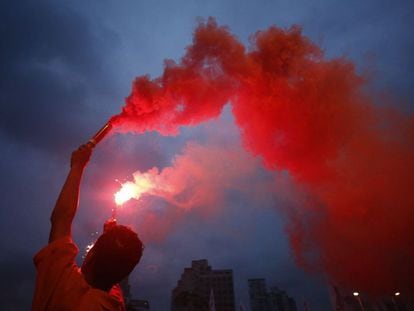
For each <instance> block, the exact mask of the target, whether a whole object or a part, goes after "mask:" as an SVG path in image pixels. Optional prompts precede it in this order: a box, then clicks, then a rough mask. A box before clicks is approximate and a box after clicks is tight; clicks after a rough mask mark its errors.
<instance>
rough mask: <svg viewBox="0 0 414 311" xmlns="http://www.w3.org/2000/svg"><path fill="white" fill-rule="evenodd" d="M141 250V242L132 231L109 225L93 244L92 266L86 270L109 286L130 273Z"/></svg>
mask: <svg viewBox="0 0 414 311" xmlns="http://www.w3.org/2000/svg"><path fill="white" fill-rule="evenodd" d="M142 251H143V245H142V242H141V240H140V239H139V238H138V235H137V234H136V233H135V232H134V231H132V230H131V229H130V228H128V227H125V226H122V225H114V226H111V227H110V228H108V229H107V230H106V231H105V232H104V233H103V234H102V235H101V236H100V237H99V238H98V240H97V241H96V243H95V245H94V246H93V260H92V262H91V265H92V266H90V267H88V270H89V269H90V270H91V272H92V275H93V278H94V280H96V281H98V282H99V283H100V284H104V285H105V286H108V287H110V286H112V285H113V284H116V283H119V282H120V281H121V280H122V279H124V278H125V277H126V276H128V275H129V274H130V273H131V271H132V270H133V269H134V268H135V266H136V265H137V263H138V262H139V260H140V259H141V256H142Z"/></svg>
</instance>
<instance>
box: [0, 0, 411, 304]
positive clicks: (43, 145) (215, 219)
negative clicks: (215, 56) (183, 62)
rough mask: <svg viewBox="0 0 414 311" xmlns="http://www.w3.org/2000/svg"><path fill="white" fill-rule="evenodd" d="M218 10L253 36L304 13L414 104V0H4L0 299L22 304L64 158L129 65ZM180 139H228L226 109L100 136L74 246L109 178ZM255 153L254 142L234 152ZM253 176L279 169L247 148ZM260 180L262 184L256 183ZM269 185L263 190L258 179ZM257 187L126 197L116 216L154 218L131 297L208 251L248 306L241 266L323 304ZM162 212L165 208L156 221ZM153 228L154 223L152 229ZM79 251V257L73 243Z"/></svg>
mask: <svg viewBox="0 0 414 311" xmlns="http://www.w3.org/2000/svg"><path fill="white" fill-rule="evenodd" d="M208 16H214V17H216V19H217V21H218V23H219V24H225V25H228V26H229V27H230V29H231V31H232V32H233V33H235V34H236V35H237V36H238V38H239V39H240V40H241V41H243V42H245V43H247V42H248V37H249V35H250V34H252V33H254V32H255V31H257V30H259V29H264V28H267V27H269V26H270V25H277V26H280V27H289V26H290V25H292V24H299V25H301V26H302V27H303V32H304V34H305V35H307V36H309V37H310V38H311V39H312V40H313V41H315V42H317V43H319V44H320V45H321V46H322V47H323V49H324V50H325V52H326V55H327V56H328V57H340V56H345V57H348V58H350V59H352V60H353V61H355V62H356V64H357V67H358V69H359V70H361V71H368V72H369V75H370V76H371V77H372V79H373V82H372V83H373V86H374V87H375V88H379V89H384V90H386V91H387V92H391V93H392V94H393V96H396V97H398V98H400V99H403V101H405V102H406V103H407V105H406V106H404V107H403V109H407V111H412V110H413V107H414V102H413V94H414V93H413V88H412V85H413V82H414V58H413V55H414V36H413V29H414V2H413V1H410V0H398V1H395V0H394V1H391V0H366V1H361V0H359V1H357V0H348V1H336V0H335V1H334V0H317V1H316V0H300V1H299V0H290V1H287V0H286V1H276V0H258V1H253V0H238V1H236V0H227V1H225V0H215V1H206V0H205V1H200V0H193V1H190V0H187V1H184V0H177V1H166V0H163V1H161V0H146V1H141V0H129V1H115V0H102V1H80V0H76V1H65V2H64V1H39V0H38V1H34V0H33V1H30V0H21V1H12V0H3V1H1V2H0V38H1V40H0V71H1V73H0V102H1V114H0V144H1V160H0V167H1V172H2V176H3V178H2V179H1V180H0V185H1V187H0V189H1V198H2V203H1V209H0V213H1V214H0V221H1V225H0V230H1V231H0V232H1V233H2V236H3V239H2V240H1V242H0V249H1V252H0V271H1V274H0V275H1V277H2V280H3V282H2V285H0V286H1V290H0V309H1V310H27V309H29V306H30V302H31V298H32V293H33V288H34V275H35V273H34V267H33V265H32V257H33V255H34V254H35V253H36V251H37V250H39V249H40V248H41V247H42V246H44V245H45V243H46V241H47V237H48V231H49V228H50V225H49V215H50V213H51V210H52V208H53V205H54V202H55V200H56V198H57V196H58V193H59V190H60V187H61V185H62V183H63V180H64V178H65V175H66V173H67V170H68V161H69V158H70V153H71V151H72V150H73V149H75V148H76V147H77V146H78V145H79V144H81V143H83V142H85V141H86V140H87V139H88V138H89V136H90V135H91V134H93V133H94V132H95V131H96V130H97V129H98V128H99V127H100V126H101V125H103V124H104V122H105V121H106V120H107V119H108V118H109V117H110V116H111V115H113V114H115V113H117V112H118V111H119V110H120V108H121V106H122V104H123V99H124V97H125V96H127V95H128V94H129V91H130V86H131V81H132V79H133V78H134V77H135V76H137V75H142V74H146V73H148V74H151V76H153V77H155V76H157V75H159V74H160V73H161V71H162V68H163V60H164V59H165V58H172V59H176V60H178V59H179V58H180V56H181V55H183V52H184V49H185V47H186V46H187V45H188V44H190V43H191V37H192V32H193V30H194V27H195V26H196V24H197V20H198V18H200V17H202V18H207V17H208ZM188 142H193V143H197V144H200V145H208V144H213V145H214V146H216V147H218V148H220V146H227V145H228V144H230V145H234V148H236V149H235V150H239V151H240V153H241V154H243V153H244V151H243V150H242V149H241V148H240V140H239V135H238V132H237V128H236V127H235V126H234V125H233V123H232V117H231V114H230V110H229V109H225V110H224V112H223V114H222V116H221V117H220V119H219V120H213V121H211V122H207V123H205V124H203V125H201V126H199V127H196V128H188V129H183V130H182V133H181V135H179V136H177V137H161V136H159V135H157V134H154V133H149V134H145V135H141V136H134V135H122V136H121V135H115V136H112V137H110V138H108V139H107V140H105V141H104V142H103V143H102V144H101V145H99V146H98V148H97V149H96V152H95V154H94V156H93V159H92V161H91V163H90V165H89V167H88V169H87V171H86V174H85V179H84V181H83V184H82V194H81V196H82V197H81V202H80V208H79V213H78V215H77V218H76V220H75V223H74V228H73V231H74V239H75V241H76V242H77V244H78V245H79V248H80V255H81V254H83V252H84V251H83V249H84V247H85V246H86V245H87V244H88V243H89V242H91V241H92V240H93V238H94V237H93V236H91V235H92V233H93V232H96V231H97V230H98V231H99V230H100V227H101V224H102V222H103V221H104V220H105V218H107V217H108V216H109V214H110V208H111V204H112V195H113V192H114V191H115V190H116V189H117V187H118V185H117V183H116V182H115V181H114V180H115V179H116V178H118V179H120V180H126V179H128V178H130V177H131V174H132V173H133V172H134V171H136V170H138V169H139V170H142V171H145V170H147V169H150V168H151V167H153V166H157V167H159V168H163V167H165V166H169V165H170V164H171V161H172V159H173V158H174V156H175V155H177V154H181V153H182V152H183V148H185V146H186V144H187V143H188ZM242 156H246V157H249V155H246V154H244V155H242ZM249 161H251V163H252V166H253V167H254V168H255V169H254V172H253V173H252V172H250V173H249V174H250V175H249V176H248V177H249V181H250V182H251V183H252V184H255V185H259V186H260V185H267V184H268V183H269V181H270V180H273V178H274V177H275V175H276V174H277V173H269V172H265V171H264V170H263V168H262V167H261V165H260V159H253V158H249ZM264 187H265V186H264ZM263 193H266V192H263ZM263 193H261V192H259V194H257V193H256V192H254V191H253V190H252V191H237V190H234V191H226V192H225V193H224V199H223V200H224V202H225V203H226V204H225V205H226V208H224V209H222V210H219V211H215V212H214V213H207V212H206V211H205V210H203V209H199V210H197V209H194V210H191V211H186V212H183V211H180V210H175V209H174V208H172V207H170V206H168V204H166V203H165V202H162V201H160V200H158V199H155V198H145V199H144V200H143V201H142V202H139V203H137V202H131V203H130V204H128V205H127V206H125V209H124V210H123V211H121V212H120V215H119V217H120V219H121V222H123V223H126V224H130V225H131V226H133V227H134V228H136V229H137V230H138V232H139V233H140V228H141V227H145V225H144V224H142V219H146V218H145V215H144V214H146V213H150V214H151V215H153V216H154V217H155V218H156V219H157V221H156V222H155V223H156V224H158V225H159V226H160V227H159V228H156V227H155V228H152V229H153V230H154V232H143V233H142V237H143V239H144V242H145V244H146V249H145V254H144V257H143V259H142V262H141V263H140V265H139V267H138V268H137V269H135V271H134V273H133V275H132V276H131V285H132V289H133V292H132V294H133V296H134V297H136V298H145V299H148V300H149V301H150V303H151V306H152V309H153V310H160V311H162V310H168V309H169V302H170V293H171V290H172V288H173V287H174V286H175V284H176V282H177V280H178V278H179V277H180V274H181V272H182V270H183V268H184V267H186V266H189V265H190V264H191V260H193V259H202V258H206V259H208V260H209V262H210V264H211V265H212V266H213V268H218V269H220V268H231V269H233V271H234V278H235V288H236V303H237V304H240V303H241V304H243V305H244V306H246V307H248V305H249V301H248V295H247V279H248V278H253V277H265V278H266V279H267V282H268V284H269V285H277V286H279V287H281V288H283V289H286V290H287V291H288V293H289V294H291V295H293V296H294V297H295V298H296V301H297V303H298V305H299V309H300V310H301V309H302V305H303V301H304V300H306V301H308V302H309V304H310V306H311V310H328V309H329V296H328V289H327V287H326V283H325V280H324V279H323V276H315V275H313V276H312V275H307V274H306V273H305V272H303V271H302V270H301V269H299V268H297V267H296V266H295V264H294V262H293V260H292V256H291V252H290V249H289V246H288V242H287V238H286V235H285V234H284V229H283V228H284V220H283V214H282V213H280V210H281V209H283V208H286V206H284V204H285V203H283V202H284V201H283V200H282V199H280V198H278V197H277V196H276V197H274V196H270V195H264V194H263ZM158 219H159V220H158ZM147 231H148V230H147ZM79 257H80V256H79Z"/></svg>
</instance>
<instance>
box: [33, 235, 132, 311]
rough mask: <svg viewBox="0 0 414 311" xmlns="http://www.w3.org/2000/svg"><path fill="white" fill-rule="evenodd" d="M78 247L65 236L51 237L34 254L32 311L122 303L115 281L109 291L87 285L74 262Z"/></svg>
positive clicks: (96, 307)
mask: <svg viewBox="0 0 414 311" xmlns="http://www.w3.org/2000/svg"><path fill="white" fill-rule="evenodd" d="M77 253H78V248H77V247H76V245H75V244H74V243H73V242H72V240H71V239H70V238H69V237H65V238H61V239H58V240H56V241H53V242H52V243H50V244H49V245H47V246H46V247H45V248H43V249H42V250H40V251H39V252H38V253H37V254H36V256H35V257H34V260H33V261H34V264H35V266H36V270H37V275H36V288H35V293H34V297H33V305H32V310H33V311H44V310H61V311H66V310H71V311H72V310H79V311H80V310H90V311H98V310H99V311H101V310H108V311H110V310H111V311H112V310H116V311H124V310H125V304H124V300H123V297H122V291H121V288H120V287H119V285H116V286H114V287H113V288H112V289H111V290H110V291H109V292H105V291H103V290H100V289H95V288H93V287H91V286H90V285H89V284H88V283H87V282H86V280H85V278H84V276H83V275H82V273H81V271H80V269H79V267H77V265H76V264H75V257H76V255H77Z"/></svg>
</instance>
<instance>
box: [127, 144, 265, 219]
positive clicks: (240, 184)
mask: <svg viewBox="0 0 414 311" xmlns="http://www.w3.org/2000/svg"><path fill="white" fill-rule="evenodd" d="M257 167H258V161H257V160H255V159H253V157H251V156H250V155H248V154H247V153H246V152H243V150H242V149H241V147H238V146H236V145H232V146H220V145H208V146H204V145H200V144H197V143H195V142H192V143H188V144H187V145H186V147H185V149H184V150H183V152H182V154H180V155H177V156H175V158H174V160H173V162H172V165H171V166H169V167H166V168H164V169H163V170H162V171H159V170H158V168H156V167H154V168H152V169H150V170H148V171H147V172H140V171H137V172H135V173H134V174H133V177H134V182H127V183H125V184H124V185H126V186H127V187H128V186H135V187H136V188H137V189H140V188H142V186H141V185H142V184H144V189H143V192H145V194H150V195H155V196H158V197H161V198H163V199H164V200H166V201H167V202H169V203H171V204H173V205H175V206H177V207H179V208H182V209H192V208H194V207H198V208H199V207H207V209H206V210H208V211H209V212H212V211H213V210H214V207H216V208H219V207H221V206H223V205H224V204H223V203H222V202H223V201H224V198H223V196H224V195H225V193H226V191H228V190H234V189H238V190H240V191H247V190H248V188H255V187H257V185H253V186H252V185H248V181H249V180H251V178H249V176H251V175H254V173H255V171H256V168H257ZM147 185H151V186H150V187H148V186H147ZM250 191H251V189H250ZM133 193H134V196H133V197H134V198H135V199H139V198H140V196H141V194H142V192H141V191H139V190H137V191H133Z"/></svg>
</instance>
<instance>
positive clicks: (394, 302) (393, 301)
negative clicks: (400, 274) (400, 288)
mask: <svg viewBox="0 0 414 311" xmlns="http://www.w3.org/2000/svg"><path fill="white" fill-rule="evenodd" d="M400 295H401V293H400V292H395V293H394V296H395V299H394V297H391V300H392V303H393V304H394V308H395V310H397V311H398V310H400V308H399V307H398V305H397V301H396V299H397V297H398V296H400Z"/></svg>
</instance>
